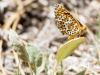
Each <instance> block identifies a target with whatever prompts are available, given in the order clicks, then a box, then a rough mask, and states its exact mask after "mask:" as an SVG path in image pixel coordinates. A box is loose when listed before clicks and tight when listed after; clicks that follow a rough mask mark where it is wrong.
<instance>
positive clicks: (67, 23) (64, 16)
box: [54, 4, 82, 36]
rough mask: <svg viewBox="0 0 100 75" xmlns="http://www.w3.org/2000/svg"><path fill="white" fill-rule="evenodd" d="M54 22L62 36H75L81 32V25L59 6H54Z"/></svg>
mask: <svg viewBox="0 0 100 75" xmlns="http://www.w3.org/2000/svg"><path fill="white" fill-rule="evenodd" d="M54 12H55V20H56V22H57V27H58V28H59V29H60V31H61V33H62V34H63V35H68V36H71V35H77V34H78V33H79V32H80V31H81V25H82V24H81V23H79V22H78V21H77V20H76V19H75V18H74V17H73V16H72V15H71V14H70V13H69V11H68V10H66V9H65V7H63V5H61V4H57V5H55V11H54Z"/></svg>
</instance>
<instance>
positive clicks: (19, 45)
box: [9, 30, 29, 62]
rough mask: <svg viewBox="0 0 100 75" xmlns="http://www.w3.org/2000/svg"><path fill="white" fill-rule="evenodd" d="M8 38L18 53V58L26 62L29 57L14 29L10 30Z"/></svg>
mask: <svg viewBox="0 0 100 75" xmlns="http://www.w3.org/2000/svg"><path fill="white" fill-rule="evenodd" d="M9 40H10V42H11V44H12V46H13V49H14V50H15V52H16V53H17V54H18V56H19V58H20V59H22V60H23V61H26V62H28V61H29V58H28V54H27V52H26V49H25V45H24V43H23V42H22V41H21V39H20V38H19V37H18V35H17V33H16V32H15V31H13V30H10V33H9Z"/></svg>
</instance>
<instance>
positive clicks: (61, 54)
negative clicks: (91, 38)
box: [56, 37, 86, 63]
mask: <svg viewBox="0 0 100 75" xmlns="http://www.w3.org/2000/svg"><path fill="white" fill-rule="evenodd" d="M85 40H86V38H84V37H80V38H75V39H72V40H70V41H68V42H67V43H65V44H64V45H63V46H62V47H61V48H59V50H58V52H57V54H56V59H57V63H60V62H61V61H62V60H63V59H64V58H66V57H68V56H69V55H70V54H71V53H73V51H74V50H75V49H76V48H77V47H78V46H79V45H80V44H81V43H83V42H84V41H85Z"/></svg>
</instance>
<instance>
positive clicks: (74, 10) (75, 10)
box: [74, 8, 79, 20]
mask: <svg viewBox="0 0 100 75" xmlns="http://www.w3.org/2000/svg"><path fill="white" fill-rule="evenodd" d="M74 11H75V14H76V16H78V20H79V15H78V12H77V9H76V8H74Z"/></svg>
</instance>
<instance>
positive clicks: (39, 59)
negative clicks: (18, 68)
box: [35, 53, 42, 67]
mask: <svg viewBox="0 0 100 75" xmlns="http://www.w3.org/2000/svg"><path fill="white" fill-rule="evenodd" d="M35 63H36V66H37V67H39V66H41V64H42V54H41V53H38V54H37V56H36V59H35Z"/></svg>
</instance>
